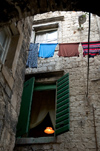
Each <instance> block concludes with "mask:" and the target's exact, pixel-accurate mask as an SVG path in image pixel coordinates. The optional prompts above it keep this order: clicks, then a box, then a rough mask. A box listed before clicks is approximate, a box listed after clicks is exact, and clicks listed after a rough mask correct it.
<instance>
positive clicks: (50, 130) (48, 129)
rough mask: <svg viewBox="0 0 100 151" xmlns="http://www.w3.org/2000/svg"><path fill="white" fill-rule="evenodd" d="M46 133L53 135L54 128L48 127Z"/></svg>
mask: <svg viewBox="0 0 100 151" xmlns="http://www.w3.org/2000/svg"><path fill="white" fill-rule="evenodd" d="M44 132H45V133H46V134H53V133H54V132H55V131H54V130H53V129H52V127H46V129H45V130H44Z"/></svg>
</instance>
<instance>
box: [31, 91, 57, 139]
mask: <svg viewBox="0 0 100 151" xmlns="http://www.w3.org/2000/svg"><path fill="white" fill-rule="evenodd" d="M55 93H56V92H55V90H43V91H34V93H33V101H32V108H31V120H30V131H29V137H46V136H47V137H48V136H54V134H46V133H44V130H45V129H46V127H52V128H53V129H54V127H55ZM32 127H33V128H32Z"/></svg>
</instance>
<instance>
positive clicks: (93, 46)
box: [82, 41, 100, 57]
mask: <svg viewBox="0 0 100 151" xmlns="http://www.w3.org/2000/svg"><path fill="white" fill-rule="evenodd" d="M82 47H83V56H84V57H85V56H86V55H88V42H82ZM96 55H100V41H93V42H90V43H89V57H94V56H96Z"/></svg>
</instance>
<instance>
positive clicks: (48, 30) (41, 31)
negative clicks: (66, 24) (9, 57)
mask: <svg viewBox="0 0 100 151" xmlns="http://www.w3.org/2000/svg"><path fill="white" fill-rule="evenodd" d="M53 31H56V32H57V41H56V42H55V43H57V42H58V29H57V28H54V29H47V30H40V31H37V32H35V38H34V43H36V34H38V33H40V34H41V33H44V34H46V42H42V43H48V44H49V43H50V42H49V41H48V39H47V36H48V34H49V32H53ZM40 43H41V42H40ZM51 43H52V42H51Z"/></svg>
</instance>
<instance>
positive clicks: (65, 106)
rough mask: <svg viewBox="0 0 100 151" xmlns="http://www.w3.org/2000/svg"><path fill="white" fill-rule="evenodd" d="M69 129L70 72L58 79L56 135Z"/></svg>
mask: <svg viewBox="0 0 100 151" xmlns="http://www.w3.org/2000/svg"><path fill="white" fill-rule="evenodd" d="M67 131H69V73H68V74H66V75H64V76H63V77H61V78H60V79H59V80H58V81H57V104H56V126H55V135H56V136H57V135H59V134H62V133H64V132H67Z"/></svg>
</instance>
